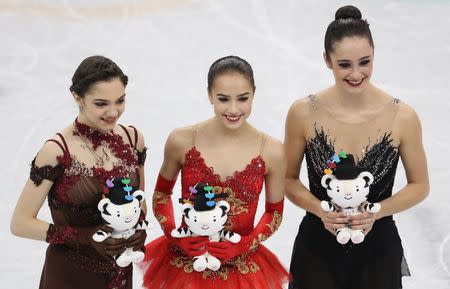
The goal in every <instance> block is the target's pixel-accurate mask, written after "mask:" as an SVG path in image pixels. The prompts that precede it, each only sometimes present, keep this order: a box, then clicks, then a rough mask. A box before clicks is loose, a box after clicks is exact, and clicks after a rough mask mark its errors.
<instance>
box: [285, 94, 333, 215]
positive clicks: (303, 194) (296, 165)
mask: <svg viewBox="0 0 450 289" xmlns="http://www.w3.org/2000/svg"><path fill="white" fill-rule="evenodd" d="M308 110H309V103H308V102H307V100H306V99H302V100H299V101H297V102H295V103H294V104H293V105H292V106H291V108H290V109H289V112H288V115H287V118H286V125H285V136H284V150H285V154H286V159H287V166H286V197H287V198H288V199H289V200H290V201H291V202H292V203H294V204H295V205H296V206H299V207H300V208H303V209H305V210H306V211H308V212H311V213H313V214H315V215H317V216H319V217H320V216H321V215H322V214H323V213H324V212H323V210H322V209H321V207H320V201H319V200H318V199H317V198H316V197H315V196H314V195H313V194H312V193H311V192H310V191H309V190H308V189H307V188H306V187H305V185H304V184H303V183H302V182H301V181H300V169H301V166H302V162H303V156H304V154H305V149H306V138H305V127H304V124H305V119H306V115H307V113H308Z"/></svg>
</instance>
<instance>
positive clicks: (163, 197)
mask: <svg viewBox="0 0 450 289" xmlns="http://www.w3.org/2000/svg"><path fill="white" fill-rule="evenodd" d="M169 200H170V194H168V193H163V192H158V191H155V193H154V194H153V212H156V211H155V208H156V206H158V205H161V204H167V202H168V201H169ZM155 218H156V220H157V221H158V222H159V223H160V224H162V223H164V222H165V221H167V217H165V216H164V215H162V214H159V213H155Z"/></svg>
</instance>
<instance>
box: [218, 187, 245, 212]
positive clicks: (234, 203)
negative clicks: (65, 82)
mask: <svg viewBox="0 0 450 289" xmlns="http://www.w3.org/2000/svg"><path fill="white" fill-rule="evenodd" d="M223 192H224V193H227V194H228V198H227V201H228V203H230V211H229V212H228V216H235V215H239V214H242V213H248V208H247V207H246V206H245V205H246V204H247V202H244V201H242V200H239V199H238V198H237V197H236V195H235V194H234V192H233V190H232V189H230V188H225V189H224V190H223Z"/></svg>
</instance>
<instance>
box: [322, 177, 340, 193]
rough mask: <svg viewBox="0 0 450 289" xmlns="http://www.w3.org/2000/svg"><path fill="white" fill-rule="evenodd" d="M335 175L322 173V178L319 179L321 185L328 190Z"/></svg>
mask: <svg viewBox="0 0 450 289" xmlns="http://www.w3.org/2000/svg"><path fill="white" fill-rule="evenodd" d="M335 178H336V177H335V176H334V175H324V176H323V177H322V179H321V180H320V183H321V184H322V187H324V188H325V189H327V190H330V189H331V188H330V182H331V181H332V180H333V179H335Z"/></svg>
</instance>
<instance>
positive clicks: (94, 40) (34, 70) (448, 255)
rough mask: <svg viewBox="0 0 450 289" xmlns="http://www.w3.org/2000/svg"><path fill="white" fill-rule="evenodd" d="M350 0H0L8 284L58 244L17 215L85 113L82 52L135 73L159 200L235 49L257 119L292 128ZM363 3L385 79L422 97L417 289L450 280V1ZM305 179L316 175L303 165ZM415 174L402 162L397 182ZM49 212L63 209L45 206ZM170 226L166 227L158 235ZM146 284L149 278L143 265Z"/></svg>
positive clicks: (132, 94)
mask: <svg viewBox="0 0 450 289" xmlns="http://www.w3.org/2000/svg"><path fill="white" fill-rule="evenodd" d="M344 4H348V2H344V1H330V0H327V1H312V0H310V1H295V0H290V1H283V0H278V1H277V0H266V1H259V0H253V1H244V0H227V1H218V0H216V1H214V0H211V1H206V0H205V1H200V0H197V1H194V0H191V1H189V0H152V1H141V0H134V1H118V0H114V1H111V0H89V1H87V0H77V1H69V0H65V1H63V0H61V1H56V0H42V1H37V0H22V1H17V0H16V1H13V0H9V1H8V0H0V27H2V28H1V33H0V35H1V38H0V43H1V45H0V120H1V122H0V124H1V137H0V144H1V147H0V148H1V150H0V152H1V160H2V164H1V166H0V176H1V181H0V183H1V184H2V187H3V189H2V190H1V191H2V193H1V194H0V220H1V221H0V226H1V228H0V241H1V248H2V253H1V256H2V257H1V261H0V288H16V289H23V288H37V287H38V284H39V278H40V274H41V269H42V264H43V260H44V253H45V249H46V244H45V243H44V242H37V241H32V240H25V239H21V238H17V237H14V236H12V235H11V234H10V232H9V221H10V217H11V214H12V211H13V209H14V206H15V203H16V201H17V198H18V197H19V194H20V192H21V189H22V186H23V184H24V182H25V180H26V179H27V177H28V174H29V165H28V164H29V163H30V161H31V160H32V158H33V157H34V155H35V154H36V152H37V151H38V150H39V148H40V146H41V145H42V143H43V142H44V141H45V140H46V139H48V138H49V137H51V136H52V135H54V133H55V132H57V130H58V129H60V128H62V127H64V126H66V125H67V124H68V123H70V122H71V121H72V120H73V119H74V118H75V116H76V114H77V107H76V105H75V103H74V102H73V100H72V98H71V96H70V94H69V90H68V87H69V83H70V78H71V76H72V74H73V72H74V70H75V68H76V67H77V65H78V64H79V62H80V61H81V60H82V59H83V58H85V57H86V56H89V55H93V54H102V55H105V56H108V57H110V58H112V59H113V60H115V61H116V62H117V63H118V64H119V65H120V66H121V67H122V68H123V70H124V71H125V72H126V73H127V74H128V76H129V77H130V82H129V86H128V88H127V95H128V96H127V110H126V113H125V114H124V116H123V118H122V119H121V123H124V124H134V125H135V126H137V127H138V128H139V129H140V130H141V131H142V132H143V134H144V135H145V137H146V143H147V146H148V147H149V154H148V159H147V163H146V175H147V177H146V184H147V188H148V189H147V196H148V197H149V198H150V196H151V190H152V188H153V187H154V183H155V178H156V176H157V171H158V170H159V166H160V164H161V161H162V155H163V153H162V150H163V145H164V142H165V139H166V137H167V135H168V133H169V132H170V131H171V130H172V129H173V128H175V127H179V126H185V125H189V124H192V123H195V122H197V121H199V120H202V119H204V118H205V116H207V115H208V114H210V115H212V111H211V108H210V106H209V102H208V101H207V95H206V88H205V87H206V74H207V71H208V68H209V65H210V64H211V63H212V62H213V61H214V60H215V59H217V58H219V57H222V56H225V55H229V54H235V55H239V56H241V57H243V58H245V59H247V60H248V61H249V62H250V63H251V64H252V65H253V68H254V71H255V79H256V86H257V93H256V98H255V101H254V110H253V113H252V116H251V118H250V121H251V123H252V124H254V125H255V126H256V127H258V128H260V129H262V130H263V131H265V132H266V133H268V134H271V135H273V136H275V137H277V138H279V139H283V135H284V119H285V115H286V112H287V110H288V108H289V106H290V105H291V104H292V102H293V101H294V100H295V99H297V98H299V97H302V96H305V95H308V94H309V93H312V92H316V91H318V90H320V89H322V88H324V87H326V86H328V85H330V84H331V83H332V82H333V76H332V73H331V72H330V71H329V70H328V69H327V68H326V67H325V65H324V63H323V61H322V51H323V48H322V47H323V37H324V32H325V29H326V26H327V25H328V23H329V22H330V21H331V20H332V18H333V17H334V12H335V10H336V9H337V8H338V7H339V6H341V5H344ZM352 4H355V5H357V6H358V7H359V8H360V9H361V10H362V13H363V17H365V18H367V19H368V21H369V22H370V25H371V26H370V27H371V29H372V32H373V37H374V41H375V46H376V50H375V51H376V52H375V69H374V75H373V78H372V79H373V82H374V83H375V84H376V85H378V86H380V87H382V88H383V89H385V90H386V91H388V92H389V93H391V94H392V95H394V96H395V97H398V98H400V99H401V100H402V101H404V102H406V103H408V104H410V105H411V106H413V107H414V108H415V109H416V111H417V112H418V114H419V116H420V117H421V120H422V126H423V141H424V145H425V148H426V152H427V156H428V166H429V172H430V180H431V193H430V196H429V197H428V199H427V200H426V201H424V202H423V203H421V204H420V205H419V206H417V207H415V208H414V209H412V210H409V211H406V212H404V213H401V214H398V215H397V216H396V217H395V218H396V220H397V223H398V227H399V231H400V234H401V236H402V239H403V245H404V248H405V253H406V257H407V260H408V263H409V265H410V268H411V273H412V277H409V278H404V279H403V280H404V287H405V288H408V289H423V288H433V289H444V288H450V217H449V216H450V214H449V211H448V210H449V209H450V206H449V203H447V202H448V201H450V191H449V185H448V182H447V180H448V178H449V177H450V170H449V167H450V149H449V147H450V130H449V123H450V113H449V111H450V96H449V94H448V93H449V88H450V87H449V82H450V80H449V76H450V74H449V69H450V28H449V27H450V17H449V16H448V15H449V13H450V3H449V1H444V0H442V1H419V0H416V1H406V0H403V1H386V0H380V1H353V2H352ZM200 111H201V112H202V113H198V112H200ZM303 171H305V170H303ZM301 178H302V180H304V181H306V176H305V175H304V173H303V174H302V176H301ZM404 184H405V175H404V173H403V171H402V169H401V166H400V167H399V170H398V176H397V179H396V186H395V188H396V189H399V188H401V187H402V186H403V185H404ZM178 189H179V185H177V187H176V190H178ZM303 215H304V211H303V210H301V209H299V208H296V207H294V206H293V205H291V204H290V203H289V202H287V204H286V210H285V215H284V222H283V224H282V226H281V228H280V230H279V232H278V233H277V234H276V235H274V236H273V237H272V238H271V239H269V240H268V241H267V242H266V244H267V246H268V247H269V248H270V249H272V250H273V251H274V252H275V253H276V254H277V255H278V256H279V258H280V259H281V260H282V262H283V263H284V264H285V265H286V266H287V267H288V266H289V262H290V255H291V250H292V244H293V241H294V238H295V236H296V233H297V227H298V224H299V222H300V219H301V218H302V216H303ZM39 217H40V218H43V219H45V220H50V216H49V210H48V208H47V207H46V206H44V207H43V209H42V210H41V211H40V213H39ZM153 220H154V219H153ZM160 234H161V231H160V229H159V228H157V229H153V230H152V231H150V232H149V235H148V240H152V239H154V238H155V237H157V236H158V235H160ZM134 283H135V288H140V283H141V275H140V273H139V272H137V271H136V273H135V276H134Z"/></svg>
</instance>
